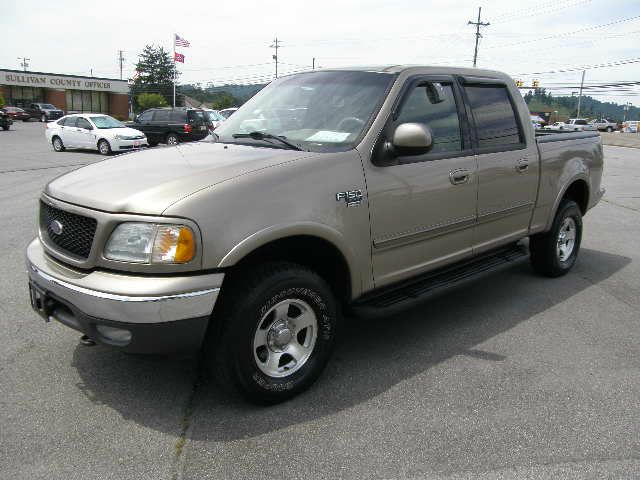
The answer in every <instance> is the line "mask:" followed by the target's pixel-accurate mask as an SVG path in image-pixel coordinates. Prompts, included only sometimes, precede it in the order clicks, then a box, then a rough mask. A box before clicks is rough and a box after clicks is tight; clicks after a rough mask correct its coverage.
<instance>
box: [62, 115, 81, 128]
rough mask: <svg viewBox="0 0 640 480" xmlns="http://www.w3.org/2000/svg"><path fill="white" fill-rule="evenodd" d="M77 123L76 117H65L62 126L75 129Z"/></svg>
mask: <svg viewBox="0 0 640 480" xmlns="http://www.w3.org/2000/svg"><path fill="white" fill-rule="evenodd" d="M77 121H78V117H67V118H65V119H64V126H65V127H75V126H76V122H77Z"/></svg>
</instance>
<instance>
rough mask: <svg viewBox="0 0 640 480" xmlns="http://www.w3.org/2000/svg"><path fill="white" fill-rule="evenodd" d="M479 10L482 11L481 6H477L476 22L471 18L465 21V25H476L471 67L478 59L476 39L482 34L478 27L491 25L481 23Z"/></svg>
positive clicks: (474, 65)
mask: <svg viewBox="0 0 640 480" xmlns="http://www.w3.org/2000/svg"><path fill="white" fill-rule="evenodd" d="M481 12H482V7H478V21H477V22H472V21H471V20H469V21H468V22H467V25H475V26H476V48H475V50H474V52H473V68H475V67H476V61H477V60H478V41H479V40H480V38H481V37H482V34H481V33H480V27H488V26H489V25H491V24H490V23H483V22H481V21H480V14H481Z"/></svg>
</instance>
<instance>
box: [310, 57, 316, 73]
mask: <svg viewBox="0 0 640 480" xmlns="http://www.w3.org/2000/svg"><path fill="white" fill-rule="evenodd" d="M311 69H312V70H315V69H316V57H313V61H312V62H311Z"/></svg>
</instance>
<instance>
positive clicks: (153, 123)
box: [128, 108, 211, 147]
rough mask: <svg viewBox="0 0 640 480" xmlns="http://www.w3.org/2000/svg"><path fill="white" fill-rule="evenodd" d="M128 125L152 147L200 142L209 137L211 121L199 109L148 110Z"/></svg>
mask: <svg viewBox="0 0 640 480" xmlns="http://www.w3.org/2000/svg"><path fill="white" fill-rule="evenodd" d="M128 125H129V126H130V127H132V128H135V129H136V130H140V131H141V132H142V133H144V134H145V135H146V136H147V139H148V140H149V145H150V146H152V147H153V146H156V145H158V144H159V143H166V144H167V145H177V144H178V143H181V142H190V141H194V140H202V139H203V138H205V137H206V136H207V135H209V130H210V129H209V127H210V126H211V121H210V120H209V119H208V117H207V116H206V115H205V112H204V110H202V109H199V108H176V109H171V108H150V109H149V110H145V111H144V112H142V113H141V114H140V115H138V116H137V117H136V118H135V120H134V121H133V122H132V123H129V124H128Z"/></svg>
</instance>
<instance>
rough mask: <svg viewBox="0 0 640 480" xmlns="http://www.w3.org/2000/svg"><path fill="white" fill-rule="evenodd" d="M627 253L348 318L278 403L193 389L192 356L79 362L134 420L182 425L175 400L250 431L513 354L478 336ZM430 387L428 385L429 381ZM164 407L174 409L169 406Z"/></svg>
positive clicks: (99, 396) (544, 305) (199, 424)
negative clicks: (314, 366)
mask: <svg viewBox="0 0 640 480" xmlns="http://www.w3.org/2000/svg"><path fill="white" fill-rule="evenodd" d="M630 262H631V259H630V258H628V257H624V256H620V255H614V254H609V253H604V252H600V251H596V250H588V249H583V250H582V251H581V253H580V259H579V261H578V264H577V265H576V268H575V269H574V270H573V272H572V273H570V274H569V275H567V276H565V277H562V278H559V279H554V280H550V279H546V278H541V277H537V276H535V275H533V274H532V271H531V269H530V268H529V266H528V264H520V265H517V266H514V267H513V268H511V269H509V270H507V271H504V272H502V273H498V274H494V275H491V276H487V277H484V278H483V279H481V280H479V281H478V282H475V283H473V284H470V285H468V286H466V287H463V288H462V289H457V290H452V291H450V292H448V293H446V294H444V295H442V296H440V297H437V298H435V299H432V300H431V301H429V302H427V303H425V304H423V305H420V306H417V307H415V308H413V309H411V310H407V311H406V312H404V313H401V314H397V315H394V316H393V317H389V318H379V319H361V318H358V319H356V318H348V319H346V322H345V325H344V327H343V329H342V335H341V341H340V344H339V345H338V346H337V348H336V350H335V352H334V355H333V358H332V360H331V362H330V363H329V365H328V367H327V369H326V370H325V372H324V374H323V376H322V377H321V378H320V380H318V382H316V384H315V385H314V386H313V387H312V388H311V389H309V390H308V391H307V392H305V393H303V394H302V395H300V396H298V397H296V398H294V399H293V400H290V401H289V402H286V403H284V404H281V405H276V406H272V407H256V406H253V405H250V404H247V403H246V402H243V401H241V400H239V399H233V398H229V397H227V396H226V395H225V394H223V393H221V392H220V391H219V389H218V387H217V385H216V384H215V383H213V382H210V381H206V380H205V381H203V382H201V383H200V384H199V385H198V387H197V390H196V393H195V396H194V397H193V398H191V396H190V392H191V386H192V385H193V382H195V379H196V377H197V362H196V358H195V356H193V357H180V358H176V357H134V356H126V355H124V354H122V353H120V352H117V351H113V350H110V349H107V348H103V347H95V348H90V349H88V348H85V347H82V346H78V347H77V348H76V350H75V352H74V359H73V366H74V367H75V368H76V369H77V371H78V373H79V375H80V377H81V378H82V383H81V385H79V388H81V389H82V390H83V392H84V393H85V394H86V395H87V396H88V397H89V398H91V399H92V401H95V402H99V403H101V404H106V405H108V406H110V407H111V408H114V409H115V410H117V411H118V412H120V413H121V414H122V416H123V417H125V418H128V419H131V420H133V421H135V422H136V423H139V424H142V425H145V426H148V427H150V428H154V429H158V430H160V431H166V432H171V433H176V432H177V431H178V430H179V426H178V425H176V423H175V417H176V413H175V410H178V409H179V410H180V411H181V412H185V411H189V412H193V413H192V414H190V415H191V417H190V422H191V424H192V426H193V427H192V431H191V437H192V438H193V439H196V440H208V441H230V440H235V439H241V438H251V437H255V436H258V435H262V434H265V433H269V432H273V431H277V430H279V429H283V428H286V427H288V426H290V425H295V424H298V423H305V422H309V421H312V420H314V419H316V418H320V417H323V416H327V415H331V414H333V413H335V412H339V411H341V410H344V409H347V408H350V407H352V406H354V405H358V404H360V403H362V402H366V401H368V400H371V399H373V398H375V397H376V396H378V395H380V394H383V393H384V392H386V391H388V390H389V389H392V388H394V387H395V386H397V385H398V384H400V383H402V382H403V381H404V380H407V379H409V378H411V377H414V376H416V375H419V374H420V373H422V372H424V371H426V370H428V369H429V368H431V367H433V366H435V365H438V364H439V363H441V362H443V361H445V360H447V359H450V358H452V357H454V356H457V355H464V356H468V357H472V358H473V359H475V360H477V361H480V362H503V361H508V358H507V357H505V356H504V355H501V354H499V353H497V352H491V351H486V350H484V349H483V348H482V347H479V345H480V344H482V343H483V342H485V341H487V340H489V339H491V338H492V337H495V336H496V335H500V334H501V333H503V332H505V331H507V330H510V329H512V328H514V327H516V326H517V325H518V324H520V323H521V322H525V321H527V320H529V319H531V318H532V317H534V316H535V315H537V314H539V313H541V312H544V311H546V310H549V309H550V308H552V307H554V306H555V305H557V304H560V303H562V302H563V301H565V300H567V299H568V298H570V297H572V296H574V295H576V294H579V293H580V292H582V291H583V290H585V289H587V288H589V287H590V286H592V285H593V284H597V283H600V282H602V281H604V280H606V279H607V278H608V277H610V276H611V275H613V274H614V273H616V272H617V271H619V270H621V269H622V268H624V267H625V266H626V265H628V264H629V263H630ZM558 320H559V321H561V319H560V318H559V319H558ZM96 356H98V357H99V358H95V357H96ZM125 371H126V374H123V372H125ZM424 389H425V392H428V390H429V386H428V385H425V386H424ZM187 402H192V404H190V405H187ZM167 407H171V408H172V409H173V410H174V411H173V413H172V414H171V415H168V412H167V411H166V409H167Z"/></svg>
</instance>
